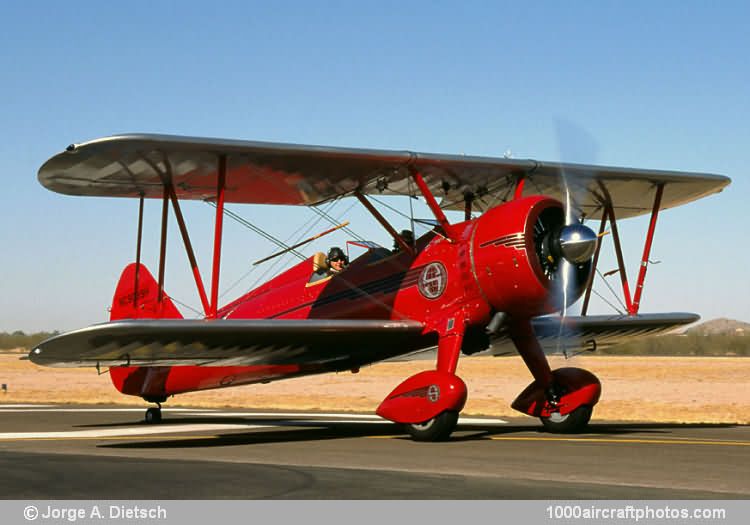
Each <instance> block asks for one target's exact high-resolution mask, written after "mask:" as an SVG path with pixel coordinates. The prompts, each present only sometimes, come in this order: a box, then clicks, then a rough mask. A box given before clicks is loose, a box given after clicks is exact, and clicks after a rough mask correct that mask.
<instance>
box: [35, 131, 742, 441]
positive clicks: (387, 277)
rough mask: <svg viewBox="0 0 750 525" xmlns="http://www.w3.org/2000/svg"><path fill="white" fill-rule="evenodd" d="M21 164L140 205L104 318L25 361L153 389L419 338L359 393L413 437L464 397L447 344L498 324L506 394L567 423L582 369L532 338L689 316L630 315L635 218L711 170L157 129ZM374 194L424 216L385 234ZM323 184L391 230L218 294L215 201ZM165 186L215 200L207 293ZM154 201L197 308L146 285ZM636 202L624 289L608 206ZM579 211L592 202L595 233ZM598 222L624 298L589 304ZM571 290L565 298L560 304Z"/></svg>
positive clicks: (693, 193)
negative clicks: (370, 391) (413, 367)
mask: <svg viewBox="0 0 750 525" xmlns="http://www.w3.org/2000/svg"><path fill="white" fill-rule="evenodd" d="M39 180H40V182H41V183H42V184H43V185H44V186H45V187H46V188H48V189H50V190H52V191H56V192H59V193H64V194H68V195H83V196H107V197H130V198H135V199H139V201H140V207H139V219H138V237H137V238H138V244H137V250H136V253H137V255H136V261H135V262H134V263H132V264H130V265H128V266H127V267H126V268H125V270H124V271H123V273H122V276H121V277H120V281H119V283H118V285H117V289H116V291H115V295H114V299H113V302H112V308H111V318H110V321H109V322H107V323H103V324H97V325H93V326H90V327H88V328H84V329H81V330H76V331H73V332H69V333H65V334H62V335H58V336H56V337H53V338H51V339H48V340H47V341H45V342H43V343H41V344H40V345H39V346H38V347H37V348H35V349H33V350H32V351H31V354H30V356H29V357H30V359H31V360H32V361H33V362H34V363H37V364H40V365H47V366H68V367H69V366H92V367H97V368H101V367H109V373H110V375H111V378H112V381H113V383H114V385H115V387H116V388H117V389H118V390H119V391H120V392H122V393H124V394H129V395H134V396H139V397H142V398H143V399H144V400H146V401H147V402H150V403H156V404H158V405H159V407H160V406H161V405H160V404H161V403H162V402H164V401H165V400H166V399H167V398H169V397H170V396H173V395H176V394H180V393H183V392H190V391H196V390H205V389H211V388H221V387H228V386H234V385H244V384H249V383H264V382H269V381H274V380H277V379H284V378H288V377H295V376H301V375H306V374H316V373H322V372H334V371H347V370H351V371H355V372H356V371H358V370H359V368H360V367H362V366H363V365H368V364H371V363H374V362H377V361H382V360H385V359H389V358H396V357H398V356H406V355H409V354H413V353H416V352H419V351H423V350H426V349H436V356H437V357H436V361H437V362H436V365H435V366H434V368H432V369H430V370H426V371H423V372H420V373H418V374H416V375H414V376H412V377H409V378H407V379H406V380H405V381H404V382H403V383H401V384H400V385H398V386H397V387H396V388H395V389H394V390H393V391H392V392H391V393H390V394H389V395H388V396H387V397H386V399H385V400H384V401H383V402H382V403H381V404H380V406H379V407H378V409H377V413H378V414H379V415H380V416H382V417H383V418H386V419H388V420H391V421H394V422H397V423H402V424H405V425H406V428H407V429H408V431H409V433H410V434H411V435H412V436H413V437H414V438H415V439H417V440H440V439H446V438H447V437H448V436H449V435H450V433H451V432H452V431H453V430H454V428H455V426H456V422H457V419H458V414H459V412H460V411H461V410H462V408H463V406H464V403H465V401H466V396H467V389H466V385H465V384H464V382H463V381H462V380H461V378H460V377H458V375H456V365H457V361H458V359H459V356H460V355H461V354H462V353H463V354H474V353H477V352H482V351H488V352H490V353H502V352H503V350H502V347H503V345H507V344H509V343H512V344H513V345H514V346H515V349H516V350H517V351H518V353H519V354H520V355H521V357H522V358H523V360H524V362H525V363H526V365H527V366H528V369H529V371H530V373H531V376H532V377H533V382H532V383H531V384H530V385H529V386H528V388H526V389H525V390H524V391H523V392H522V393H521V394H520V395H519V396H518V398H517V399H516V400H515V401H514V402H513V404H512V406H513V408H515V409H516V410H519V411H520V412H522V413H525V414H529V415H532V416H536V417H539V418H541V420H542V422H543V423H544V425H545V426H546V427H547V428H549V429H550V430H552V431H558V432H573V431H579V430H581V429H582V428H584V427H585V426H586V424H587V423H588V421H589V419H590V417H591V412H592V408H593V406H594V405H595V404H596V403H597V401H598V399H599V395H600V383H599V380H598V379H597V378H596V377H595V376H594V375H593V374H591V373H590V372H588V371H585V370H582V369H579V368H572V367H568V368H561V369H558V370H551V369H550V366H549V364H548V361H547V358H546V356H545V349H547V350H549V349H550V348H551V349H553V350H554V348H555V346H557V348H558V349H559V348H560V345H561V342H562V346H563V348H565V349H568V350H572V349H574V348H581V347H585V348H587V349H592V348H595V347H597V346H599V347H601V346H605V345H612V344H615V343H618V342H621V341H622V340H623V339H625V338H628V337H632V336H642V335H644V334H655V333H660V332H664V331H667V330H670V329H672V328H674V327H676V326H679V325H683V324H688V323H692V322H694V321H695V320H697V319H698V316H697V315H695V314H688V313H669V314H651V315H644V314H639V305H640V299H641V293H642V290H643V283H644V279H645V275H646V270H647V268H648V259H649V253H650V249H651V243H652V239H653V235H654V228H655V225H656V220H657V216H658V214H659V211H660V210H662V209H665V208H671V207H674V206H678V205H681V204H684V203H687V202H690V201H693V200H695V199H699V198H701V197H704V196H707V195H710V194H713V193H716V192H719V191H721V190H722V189H723V188H724V187H725V186H726V185H728V184H729V182H730V180H729V179H728V178H726V177H723V176H718V175H711V174H697V173H681V172H668V171H654V170H641V169H627V168H614V167H603V166H592V165H580V164H565V163H562V164H561V163H546V162H537V161H533V160H516V159H507V158H484V157H471V156H463V155H461V156H452V155H435V154H424V153H413V152H408V151H378V150H363V149H343V148H329V147H318V146H300V145H289V144H275V143H263V142H244V141H233V140H217V139H204V138H188V137H176V136H158V135H122V136H115V137H108V138H103V139H99V140H94V141H91V142H86V143H83V144H77V145H71V146H69V147H68V148H67V149H66V150H65V151H64V152H62V153H60V154H58V155H55V156H54V157H52V158H51V159H50V160H48V161H47V162H46V163H45V164H44V165H43V166H42V167H41V169H40V171H39ZM380 194H382V195H409V196H412V197H414V196H421V197H422V198H423V199H424V201H425V203H426V204H427V206H428V207H429V209H430V210H431V212H432V214H433V215H434V221H433V227H432V228H431V230H430V231H429V232H428V233H426V234H424V235H422V236H421V237H419V238H417V239H408V238H407V237H402V236H401V235H400V234H399V233H397V232H396V230H395V229H394V228H393V227H392V226H391V224H390V223H389V222H388V221H387V220H386V219H385V218H384V217H383V216H382V215H381V213H380V212H379V210H378V209H377V207H376V206H375V205H373V203H372V198H368V196H370V197H372V196H373V195H380ZM342 196H350V197H354V198H356V199H358V200H359V201H360V202H361V203H362V205H363V206H364V207H365V208H366V209H367V210H368V211H369V212H370V213H371V214H372V215H373V216H374V217H375V219H377V220H378V222H380V224H382V226H383V227H384V228H385V229H386V230H387V231H388V233H389V234H390V235H391V236H393V238H394V240H395V242H396V243H398V247H399V249H397V250H394V251H391V250H386V249H384V248H381V247H379V246H376V245H373V244H369V243H364V244H363V246H364V247H365V248H366V251H365V253H364V254H363V255H361V256H359V257H357V258H356V259H354V260H352V261H351V263H350V264H349V266H348V268H347V269H346V270H345V271H344V272H341V273H338V274H335V275H330V276H326V277H323V278H320V279H316V277H315V276H316V275H319V274H320V273H321V272H322V271H323V270H324V269H325V266H326V260H325V256H324V255H323V254H316V255H314V256H311V257H309V258H307V259H306V260H304V261H303V262H300V263H299V264H297V265H296V266H293V267H292V268H290V269H288V270H286V271H284V272H283V273H281V274H280V275H278V276H277V277H275V278H273V279H272V280H271V281H269V282H267V283H265V284H263V285H262V286H260V287H258V288H256V289H254V290H251V291H250V292H248V293H246V294H245V295H242V296H241V297H239V298H238V299H236V300H234V301H232V302H230V303H229V304H226V305H224V306H220V305H219V304H218V297H219V295H218V285H219V267H220V259H221V243H222V226H223V217H224V213H225V209H224V206H225V203H247V204H267V205H272V204H285V205H301V206H317V205H319V204H321V203H324V202H327V201H331V200H332V199H336V198H339V197H342ZM438 198H439V199H440V202H438ZM144 199H160V200H161V201H162V216H161V246H160V260H159V269H158V276H157V278H154V277H153V276H152V275H151V273H149V271H148V270H147V269H146V268H145V266H144V265H143V264H142V263H141V260H140V253H141V232H142V222H143V203H144ZM185 199H189V200H190V199H192V200H203V201H208V202H211V203H213V204H214V205H215V206H216V222H215V237H214V252H213V268H212V278H211V283H210V289H209V291H208V293H207V292H206V288H205V286H204V284H203V280H202V277H201V274H200V272H199V270H198V266H197V263H196V259H195V256H194V254H193V249H192V247H191V243H190V238H189V236H188V232H187V229H186V226H185V221H184V219H183V216H182V212H181V210H180V201H181V200H185ZM563 203H564V204H563ZM170 204H171V206H172V208H173V210H174V213H175V217H176V220H177V223H178V225H179V228H180V232H181V234H182V238H183V241H184V244H185V249H186V252H187V255H188V258H189V261H190V264H191V268H192V271H193V275H194V277H195V282H196V285H197V289H198V294H199V296H200V298H201V302H202V305H203V308H204V311H205V312H204V319H199V320H186V319H183V318H182V315H181V314H180V312H179V311H178V309H177V308H176V306H175V305H174V303H173V301H172V300H171V299H170V297H169V296H168V295H167V294H166V293H165V291H164V273H165V250H166V229H167V220H168V212H169V207H170ZM444 210H463V211H464V212H465V215H464V220H463V221H461V222H455V221H454V222H450V221H449V220H448V218H447V217H446V214H445V212H444ZM472 212H474V213H477V212H481V214H479V215H478V216H477V217H475V218H474V217H473V214H472ZM649 212H650V213H651V222H650V225H649V229H648V233H647V236H646V242H645V247H644V250H643V257H642V263H641V266H640V271H639V274H638V278H637V283H636V287H635V293H634V294H633V295H632V296H631V293H630V288H629V282H628V278H627V275H626V271H625V267H624V263H623V257H622V251H621V248H620V241H619V236H618V231H617V221H618V220H621V219H624V218H629V217H635V216H638V215H642V214H646V213H649ZM583 219H588V220H598V223H599V233H598V234H597V233H596V232H594V231H592V230H591V229H589V228H588V227H587V226H584V225H583ZM607 223H609V224H610V228H611V233H612V238H613V245H614V248H615V252H616V255H617V260H618V265H619V274H620V278H621V281H622V288H623V295H624V299H625V303H626V306H627V313H624V314H623V315H615V316H601V315H597V316H590V315H586V313H587V309H588V301H589V296H590V293H591V286H592V283H593V278H594V275H595V270H596V267H597V262H598V259H599V253H600V248H601V245H602V243H601V242H600V239H601V237H602V235H604V234H605V233H607V232H606V231H605V228H606V227H607ZM581 297H583V298H584V305H583V309H582V312H581V315H578V316H567V315H565V312H566V309H567V307H568V305H570V304H572V303H573V302H575V301H577V300H578V299H579V298H581ZM559 312H562V313H563V315H554V314H557V313H559ZM160 419H161V412H160V408H157V407H152V408H149V409H148V411H147V412H146V421H148V422H157V421H159V420H160Z"/></svg>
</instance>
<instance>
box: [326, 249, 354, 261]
mask: <svg viewBox="0 0 750 525" xmlns="http://www.w3.org/2000/svg"><path fill="white" fill-rule="evenodd" d="M339 259H340V260H343V261H344V264H348V263H349V260H348V259H347V257H346V254H345V253H344V250H342V249H341V248H339V247H338V246H334V247H333V248H331V249H330V250H328V256H327V257H326V261H327V262H328V263H329V264H330V263H331V261H337V260H339Z"/></svg>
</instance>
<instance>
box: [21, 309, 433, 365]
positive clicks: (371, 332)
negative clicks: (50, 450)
mask: <svg viewBox="0 0 750 525" xmlns="http://www.w3.org/2000/svg"><path fill="white" fill-rule="evenodd" d="M422 330H423V325H422V323H419V322H417V321H408V320H407V321H388V320H322V319H320V320H319V319H305V320H280V319H273V320H267V319H252V320H216V321H192V320H164V319H160V320H123V321H114V322H110V323H103V324H99V325H94V326H90V327H88V328H83V329H81V330H75V331H73V332H68V333H65V334H62V335H58V336H55V337H52V338H50V339H47V340H46V341H44V342H42V343H41V344H39V345H38V346H37V347H36V348H35V349H34V350H32V351H31V353H30V354H29V359H30V360H31V361H32V362H34V363H36V364H38V365H45V366H53V367H86V366H99V367H114V366H177V365H199V366H246V365H247V366H250V365H283V364H316V365H320V366H321V367H324V368H326V369H329V370H345V369H348V368H351V367H354V366H360V365H365V364H369V363H372V362H375V361H380V360H382V359H386V358H389V357H394V356H396V355H399V354H402V353H408V352H412V351H414V350H416V349H418V348H419V347H420V345H424V344H425V340H426V339H429V338H425V337H423V336H422ZM433 344H434V343H433Z"/></svg>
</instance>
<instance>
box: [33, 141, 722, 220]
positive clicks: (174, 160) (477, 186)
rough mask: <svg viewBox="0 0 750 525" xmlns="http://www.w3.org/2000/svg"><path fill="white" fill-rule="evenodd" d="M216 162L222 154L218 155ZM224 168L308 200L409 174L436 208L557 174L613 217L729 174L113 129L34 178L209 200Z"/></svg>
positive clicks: (542, 187) (540, 185)
mask: <svg viewBox="0 0 750 525" xmlns="http://www.w3.org/2000/svg"><path fill="white" fill-rule="evenodd" d="M220 159H223V160H220ZM222 162H223V163H224V164H223V165H224V166H225V173H226V194H225V199H226V202H234V203H248V204H290V205H317V204H320V203H322V202H325V201H328V200H330V199H333V198H336V197H339V196H342V195H347V194H350V193H352V192H354V191H361V192H363V193H365V194H385V195H399V194H404V195H405V194H408V193H409V192H410V183H409V178H410V173H411V170H417V171H418V172H420V173H421V174H422V176H423V177H424V179H425V181H426V183H427V185H428V186H429V187H430V190H431V191H432V192H433V194H434V195H436V196H438V197H441V198H442V201H441V206H443V207H444V208H446V209H463V206H464V194H465V192H467V191H468V192H471V193H472V194H473V195H474V196H475V197H476V200H475V204H476V207H477V208H478V209H480V210H481V211H485V210H486V209H488V208H491V207H492V206H495V205H497V204H500V203H502V202H503V201H504V200H507V199H508V198H509V197H510V196H512V195H513V189H514V187H515V185H516V181H517V180H518V179H519V178H520V177H524V178H525V180H526V183H525V185H524V191H523V193H524V195H532V194H544V195H549V196H552V197H556V198H558V199H560V198H561V181H560V177H561V173H565V174H566V176H567V179H568V180H569V181H572V182H571V184H574V185H578V186H581V187H580V188H574V190H575V191H574V192H573V193H574V194H576V195H578V196H579V202H576V203H575V205H576V207H577V208H579V210H580V211H581V212H582V213H585V214H586V216H587V217H588V218H597V217H601V213H602V211H601V210H602V206H603V203H605V202H611V203H612V204H613V206H614V209H615V213H616V215H617V217H618V218H623V219H624V218H628V217H634V216H637V215H641V214H644V213H647V212H650V211H651V208H652V206H653V194H654V188H655V187H656V185H658V184H664V185H665V189H664V194H663V197H662V202H661V209H667V208H672V207H675V206H679V205H681V204H685V203H688V202H690V201H693V200H696V199H699V198H701V197H705V196H707V195H710V194H713V193H717V192H719V191H721V190H722V189H723V188H724V187H725V186H726V185H728V184H729V183H730V179H729V178H727V177H724V176H721V175H713V174H707V173H688V172H677V171H661V170H645V169H632V168H618V167H608V166H593V165H583V164H567V163H555V162H540V161H535V160H527V159H506V158H492V157H475V156H464V155H441V154H433V153H417V152H410V151H388V150H369V149H350V148H333V147H323V146H305V145H296V144H280V143H270V142H250V141H239V140H224V139H210V138H196V137H179V136H170V135H119V136H113V137H106V138H102V139H97V140H93V141H90V142H85V143H82V144H73V145H71V146H69V147H68V148H67V149H66V150H65V151H63V152H62V153H59V154H58V155H55V156H54V157H52V158H51V159H49V160H48V161H47V162H46V163H45V164H44V165H43V166H42V167H41V168H40V170H39V181H40V182H41V183H42V185H44V186H45V187H46V188H48V189H50V190H52V191H56V192H59V193H64V194H69V195H84V196H107V197H139V196H144V197H146V198H162V191H163V190H162V189H163V186H164V184H165V183H167V182H170V183H172V184H173V185H174V188H175V191H176V193H177V196H178V198H181V199H195V200H209V201H210V200H214V199H215V198H216V188H217V180H218V173H219V166H220V165H221V163H222Z"/></svg>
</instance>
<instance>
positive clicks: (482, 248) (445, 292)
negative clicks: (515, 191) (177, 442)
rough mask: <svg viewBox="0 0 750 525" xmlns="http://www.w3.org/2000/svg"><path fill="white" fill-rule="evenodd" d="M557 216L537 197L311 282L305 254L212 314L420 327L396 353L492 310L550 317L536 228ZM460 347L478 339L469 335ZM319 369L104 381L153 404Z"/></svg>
mask: <svg viewBox="0 0 750 525" xmlns="http://www.w3.org/2000/svg"><path fill="white" fill-rule="evenodd" d="M559 209H560V205H559V203H558V202H557V201H554V200H551V199H547V198H544V197H527V198H524V199H519V200H516V201H511V202H509V203H506V204H504V205H501V206H497V207H495V208H492V209H490V210H488V211H487V212H486V213H484V214H483V215H482V216H481V217H479V218H477V219H473V220H468V221H464V222H461V223H457V224H454V225H451V237H452V239H449V238H447V237H446V236H444V235H442V234H441V233H438V232H430V233H428V234H426V235H424V236H422V237H421V238H419V239H418V240H417V242H416V246H415V250H414V251H413V253H409V252H407V251H398V252H396V253H392V252H390V251H388V250H386V249H383V248H380V249H372V250H369V251H367V252H366V253H364V254H363V255H362V256H360V257H358V258H356V259H354V260H353V261H351V263H350V264H349V266H348V267H347V268H346V270H345V271H343V272H341V273H339V274H335V275H332V276H329V277H324V278H322V279H319V280H314V279H313V275H314V272H315V267H314V264H313V257H310V258H308V259H307V260H305V261H302V262H300V263H299V264H297V265H296V266H293V267H292V268H290V269H288V270H286V271H285V272H283V273H281V274H280V275H278V276H276V277H275V278H273V279H272V280H270V281H268V282H267V283H265V284H263V285H261V286H260V287H258V288H256V289H254V290H252V291H250V292H248V293H246V294H244V295H243V296H241V297H239V298H238V299H236V300H235V301H233V302H231V303H229V304H228V305H226V306H225V307H223V308H221V309H220V310H219V312H218V317H219V318H223V319H393V320H403V319H410V320H414V321H419V322H421V323H422V324H423V326H424V330H423V338H422V339H421V341H420V342H417V343H416V345H415V347H409V348H404V349H402V350H403V352H402V353H409V352H413V351H415V350H419V349H420V348H428V347H430V346H433V345H434V344H435V341H436V335H437V334H440V333H441V332H442V331H444V330H445V328H446V324H447V323H448V322H449V320H454V319H456V318H460V319H462V320H463V321H464V322H465V323H466V324H467V326H470V327H473V328H474V332H475V333H477V334H479V335H480V336H481V334H482V333H483V328H484V327H485V326H486V325H487V323H488V322H489V320H490V318H491V316H492V314H493V313H494V312H496V311H503V312H507V313H509V314H511V315H515V316H528V317H530V316H533V315H539V314H541V313H545V312H547V311H550V309H551V306H550V305H549V300H548V299H549V293H548V282H547V281H546V279H545V275H544V272H543V270H542V267H541V265H540V262H539V256H538V246H537V244H538V243H537V240H536V239H535V227H537V225H538V224H539V221H540V220H541V219H540V217H542V216H543V215H544V214H545V213H547V214H549V213H550V211H549V210H551V211H552V212H556V211H559ZM450 322H453V321H450ZM470 331H471V330H470ZM466 344H471V345H482V344H484V342H483V339H482V337H479V338H476V337H467V339H466ZM391 355H392V354H389V355H388V357H390V356H391ZM377 360H379V359H378V358H377V357H374V358H373V359H372V361H377ZM363 364H367V362H364V363H363ZM326 371H331V369H330V367H327V366H325V365H323V364H318V363H315V362H310V360H305V362H304V364H303V363H299V364H283V365H274V364H262V365H256V366H241V367H195V366H175V367H150V368H146V369H138V368H137V367H123V368H117V369H112V379H113V381H114V383H115V385H116V386H117V388H118V389H119V390H121V391H123V392H124V393H129V394H134V395H140V396H142V397H146V398H152V399H159V398H162V397H165V396H168V395H172V394H176V393H180V392H186V391H191V390H202V389H208V388H219V387H224V386H233V385H238V384H246V383H255V382H266V381H271V380H275V379H281V378H284V377H292V376H297V375H305V374H311V373H319V372H326ZM136 376H137V377H138V379H136ZM141 376H142V377H141Z"/></svg>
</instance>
